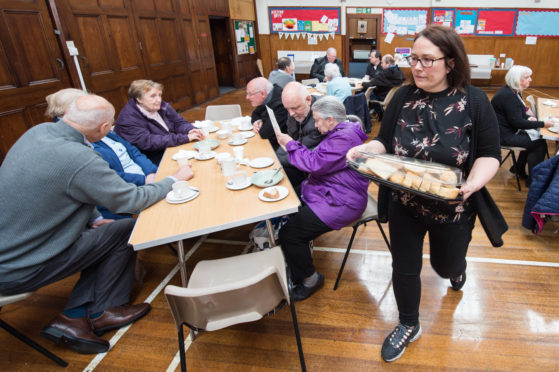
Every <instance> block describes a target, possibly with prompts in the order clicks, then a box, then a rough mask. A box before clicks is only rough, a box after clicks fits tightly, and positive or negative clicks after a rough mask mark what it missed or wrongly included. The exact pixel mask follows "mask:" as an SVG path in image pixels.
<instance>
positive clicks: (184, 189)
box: [172, 181, 193, 198]
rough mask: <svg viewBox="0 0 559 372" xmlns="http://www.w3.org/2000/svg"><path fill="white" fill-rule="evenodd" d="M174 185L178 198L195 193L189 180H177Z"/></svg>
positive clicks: (174, 192) (174, 191)
mask: <svg viewBox="0 0 559 372" xmlns="http://www.w3.org/2000/svg"><path fill="white" fill-rule="evenodd" d="M172 187H173V194H175V196H176V197H178V198H188V197H189V196H190V195H191V194H192V193H193V190H192V189H191V188H190V186H189V185H188V182H187V181H177V182H175V183H173V186H172Z"/></svg>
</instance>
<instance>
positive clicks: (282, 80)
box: [268, 57, 295, 89]
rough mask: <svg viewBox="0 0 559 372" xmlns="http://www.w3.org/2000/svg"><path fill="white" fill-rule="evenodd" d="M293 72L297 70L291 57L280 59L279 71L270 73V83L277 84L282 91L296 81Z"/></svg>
mask: <svg viewBox="0 0 559 372" xmlns="http://www.w3.org/2000/svg"><path fill="white" fill-rule="evenodd" d="M293 70H295V65H294V64H293V61H292V60H291V58H289V57H281V58H280V59H278V69H277V70H274V71H272V72H270V76H268V81H269V82H270V83H272V84H276V85H277V86H279V87H280V88H281V89H283V88H284V87H285V86H286V85H287V83H290V82H292V81H295V79H294V78H293V76H291V74H293Z"/></svg>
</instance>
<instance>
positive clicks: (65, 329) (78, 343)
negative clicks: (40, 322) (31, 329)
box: [41, 314, 110, 354]
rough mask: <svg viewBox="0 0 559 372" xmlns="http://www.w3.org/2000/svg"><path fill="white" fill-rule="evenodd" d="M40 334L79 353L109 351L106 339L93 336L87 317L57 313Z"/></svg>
mask: <svg viewBox="0 0 559 372" xmlns="http://www.w3.org/2000/svg"><path fill="white" fill-rule="evenodd" d="M41 336H43V337H45V338H47V339H49V340H51V341H53V342H55V343H57V344H58V343H59V342H63V343H64V344H66V345H68V347H69V348H71V349H72V350H74V351H77V352H78V353H80V354H97V353H106V352H107V351H109V347H110V344H109V342H108V341H106V340H103V339H102V338H99V337H97V336H95V334H94V333H93V330H92V329H91V325H90V324H89V322H88V320H87V317H83V318H78V319H73V318H69V317H67V316H66V315H64V314H59V315H57V316H56V318H54V319H53V320H52V321H51V322H50V323H49V324H48V325H47V326H46V327H45V328H43V329H42V330H41Z"/></svg>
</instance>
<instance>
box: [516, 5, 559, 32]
mask: <svg viewBox="0 0 559 372" xmlns="http://www.w3.org/2000/svg"><path fill="white" fill-rule="evenodd" d="M515 34H516V36H559V11H533V10H519V11H518V19H517V21H516V30H515Z"/></svg>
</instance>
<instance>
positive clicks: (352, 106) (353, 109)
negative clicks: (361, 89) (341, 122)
mask: <svg viewBox="0 0 559 372" xmlns="http://www.w3.org/2000/svg"><path fill="white" fill-rule="evenodd" d="M344 107H345V111H346V113H347V114H348V115H355V116H357V117H358V118H359V119H360V120H361V123H362V128H363V132H365V133H371V129H372V125H371V114H369V103H368V102H367V99H366V98H365V94H364V93H359V94H354V95H352V96H348V97H347V98H346V99H344Z"/></svg>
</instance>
